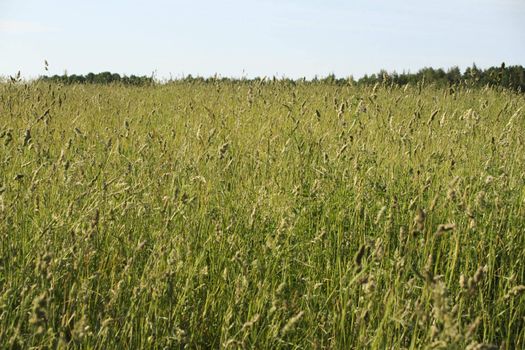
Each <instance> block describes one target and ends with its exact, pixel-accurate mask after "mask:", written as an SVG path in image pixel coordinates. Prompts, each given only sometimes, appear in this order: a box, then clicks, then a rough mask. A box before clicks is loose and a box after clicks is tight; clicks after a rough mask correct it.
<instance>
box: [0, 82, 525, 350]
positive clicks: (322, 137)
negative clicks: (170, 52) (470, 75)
mask: <svg viewBox="0 0 525 350" xmlns="http://www.w3.org/2000/svg"><path fill="white" fill-rule="evenodd" d="M524 174H525V96H524V95H523V94H521V95H520V94H517V93H512V92H508V91H505V90H495V89H488V88H487V89H469V88H468V87H465V86H464V87H457V88H455V89H438V88H434V87H432V86H426V87H421V86H408V87H404V88H402V87H389V86H375V87H354V86H335V85H327V84H320V83H319V84H301V83H298V84H290V83H285V82H279V81H277V82H271V81H270V82H258V83H257V82H249V83H248V82H246V83H235V84H232V83H217V84H212V83H209V84H204V83H193V84H190V83H173V84H166V85H158V86H150V87H124V86H95V85H82V86H81V85H79V86H75V85H74V86H67V87H65V86H60V85H48V84H43V83H35V84H30V85H22V84H0V242H1V243H0V347H1V348H30V347H38V348H46V347H47V348H50V349H54V348H67V347H78V348H96V349H104V348H120V349H126V348H129V349H138V348H158V349H162V348H168V349H169V348H182V347H185V348H191V349H193V348H259V349H260V348H287V349H304V348H314V349H315V348H341V349H349V348H356V349H360V348H372V349H385V348H392V349H420V348H429V349H438V348H440V349H465V348H469V349H471V350H473V349H497V348H502V349H520V348H525V286H524V285H525V263H524V262H525V175H524Z"/></svg>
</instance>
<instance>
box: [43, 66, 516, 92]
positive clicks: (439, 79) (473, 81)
mask: <svg viewBox="0 0 525 350" xmlns="http://www.w3.org/2000/svg"><path fill="white" fill-rule="evenodd" d="M39 80H41V81H45V82H55V83H62V84H123V85H135V86H143V85H151V84H155V83H158V81H156V80H155V78H154V77H153V76H151V77H148V76H135V75H131V76H120V75H119V74H116V73H111V72H102V73H98V74H94V73H89V74H87V75H75V74H73V75H67V74H64V75H53V76H42V77H40V78H39ZM277 80H279V81H285V82H286V81H287V82H289V83H293V84H296V83H324V84H336V85H344V84H357V85H375V84H378V83H379V84H392V85H399V86H403V85H406V84H434V85H436V86H440V87H447V86H454V85H458V84H464V85H467V86H472V87H474V86H477V87H483V86H492V87H503V88H507V89H511V90H515V91H521V92H525V68H524V67H523V66H521V65H516V66H506V65H505V64H504V63H502V64H501V66H499V67H490V68H487V69H480V68H478V67H477V66H476V65H475V64H473V65H472V67H468V68H467V69H465V71H463V72H462V71H461V70H460V69H459V68H458V67H452V68H450V69H448V70H446V71H445V70H444V69H442V68H438V69H434V68H430V67H428V68H423V69H420V70H419V71H417V72H415V73H410V72H403V73H397V72H387V71H386V70H382V71H380V72H379V73H377V74H371V75H365V76H363V77H362V78H360V79H357V80H355V79H354V78H353V77H348V78H338V77H336V76H335V75H334V74H331V75H328V76H326V77H323V78H318V77H316V78H313V79H311V80H307V79H305V78H303V79H296V80H293V79H289V78H283V79H276V78H275V77H274V78H273V79H270V80H267V79H265V78H253V79H246V78H241V79H239V78H225V77H217V76H215V77H208V78H204V77H193V76H191V75H188V76H186V77H184V78H180V79H175V80H173V79H170V80H168V81H167V83H172V82H192V83H217V82H230V83H251V82H263V81H277Z"/></svg>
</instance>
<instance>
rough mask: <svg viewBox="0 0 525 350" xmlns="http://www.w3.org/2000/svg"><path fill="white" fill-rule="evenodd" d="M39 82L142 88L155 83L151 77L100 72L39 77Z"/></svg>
mask: <svg viewBox="0 0 525 350" xmlns="http://www.w3.org/2000/svg"><path fill="white" fill-rule="evenodd" d="M39 80H40V81H44V82H54V83H61V84H66V85H71V84H123V85H134V86H143V85H151V84H154V83H155V81H154V79H153V77H148V76H136V75H130V76H126V75H124V76H121V75H120V74H117V73H111V72H102V73H96V74H95V73H89V74H86V75H76V74H72V75H68V74H63V75H53V76H46V75H44V76H41V77H40V78H39Z"/></svg>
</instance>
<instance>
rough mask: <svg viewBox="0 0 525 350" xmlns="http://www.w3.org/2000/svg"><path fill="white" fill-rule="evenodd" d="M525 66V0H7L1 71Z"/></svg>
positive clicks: (1, 25) (262, 72)
mask: <svg viewBox="0 0 525 350" xmlns="http://www.w3.org/2000/svg"><path fill="white" fill-rule="evenodd" d="M44 59H47V60H48V62H49V65H50V71H49V73H51V74H55V73H56V74H62V73H63V72H64V70H67V72H68V73H69V74H85V73H88V72H91V71H93V72H100V71H111V72H116V73H120V74H128V75H129V74H141V75H142V74H147V75H149V74H151V72H152V71H156V72H157V76H158V77H160V78H167V77H169V76H170V74H171V75H172V76H173V77H180V76H182V75H183V74H192V75H194V76H195V75H203V76H210V75H213V74H215V73H217V74H219V75H221V76H233V77H240V76H243V75H245V76H248V77H253V76H273V75H275V76H278V77H280V76H283V75H284V76H288V77H302V76H306V77H312V76H314V75H319V76H324V75H327V74H330V73H335V74H336V75H337V76H341V77H345V76H348V75H354V76H355V77H360V76H361V75H363V74H364V73H375V72H377V71H379V70H380V69H381V68H384V69H387V70H389V71H393V70H396V71H398V72H401V71H403V70H410V71H416V70H418V69H419V68H422V67H425V66H433V67H436V68H437V67H444V68H447V67H450V66H453V65H458V66H459V67H461V68H465V67H467V66H470V65H471V64H472V63H473V62H476V64H477V65H478V66H480V67H488V66H491V65H499V64H501V62H503V61H505V62H506V63H507V64H508V65H511V64H521V65H525V0H440V1H434V0H426V1H424V0H417V1H416V0H355V1H350V0H349V1H342V0H302V1H299V0H280V1H279V0H242V1H241V0H224V1H211V0H205V1H204V0H203V1H196V0H194V1H176V0H175V1H167V0H148V1H136V0H126V1H124V0H90V1H75V0H67V1H66V0H0V75H8V74H15V73H16V72H17V71H18V70H21V71H22V75H23V76H25V77H34V76H38V75H39V74H44V73H45V71H44V68H43V67H44V63H43V62H44Z"/></svg>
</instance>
